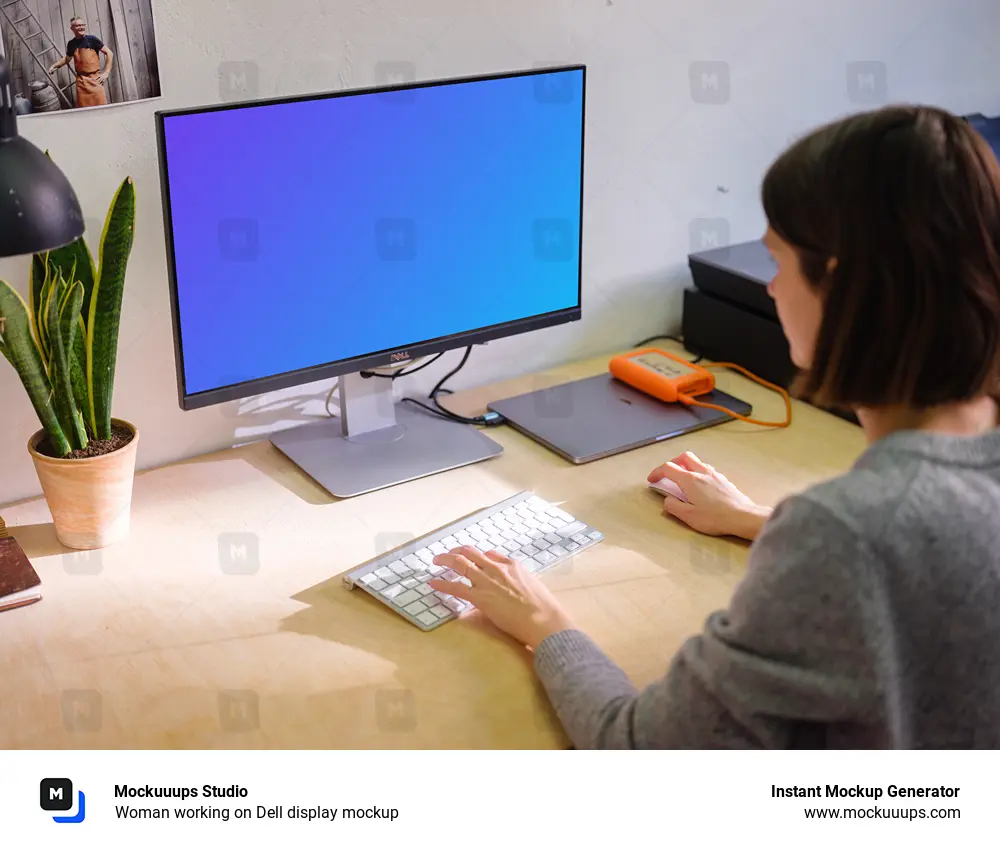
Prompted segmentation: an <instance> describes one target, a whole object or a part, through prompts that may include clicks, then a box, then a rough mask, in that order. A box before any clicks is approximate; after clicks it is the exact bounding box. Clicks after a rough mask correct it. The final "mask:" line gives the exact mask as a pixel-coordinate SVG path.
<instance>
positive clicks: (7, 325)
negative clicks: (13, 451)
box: [0, 281, 72, 457]
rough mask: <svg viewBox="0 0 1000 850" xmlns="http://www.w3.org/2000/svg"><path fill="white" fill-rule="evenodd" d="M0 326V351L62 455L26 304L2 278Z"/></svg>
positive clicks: (63, 442)
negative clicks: (0, 338) (0, 345)
mask: <svg viewBox="0 0 1000 850" xmlns="http://www.w3.org/2000/svg"><path fill="white" fill-rule="evenodd" d="M0 325H2V326H3V331H2V334H3V347H4V354H5V356H6V357H7V359H8V360H9V361H10V363H11V365H12V366H13V367H14V369H15V370H16V371H17V374H18V377H20V379H21V383H22V384H24V388H25V390H26V391H27V393H28V399H29V400H30V401H31V405H32V407H34V409H35V413H36V415H37V416H38V421H39V422H40V423H41V424H42V427H43V428H44V429H45V433H46V435H47V436H48V438H49V442H50V443H51V445H52V449H53V450H54V452H55V454H56V456H57V457H65V456H66V455H68V454H69V453H70V452H71V451H72V448H71V447H70V444H69V440H67V439H66V434H65V432H64V431H63V429H62V426H61V425H60V424H59V418H58V416H56V411H55V406H54V404H53V397H52V387H51V386H50V385H49V382H48V378H47V377H46V372H45V365H44V364H43V363H42V354H41V351H39V348H38V344H37V343H36V342H35V339H34V338H33V337H32V335H31V317H30V315H29V310H28V305H27V304H25V302H24V299H23V298H21V296H20V295H19V294H18V292H17V291H16V290H15V289H14V288H13V287H12V286H11V285H10V284H8V283H6V282H5V281H0Z"/></svg>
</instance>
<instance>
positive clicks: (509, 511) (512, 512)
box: [500, 507, 517, 519]
mask: <svg viewBox="0 0 1000 850" xmlns="http://www.w3.org/2000/svg"><path fill="white" fill-rule="evenodd" d="M500 513H501V514H502V515H503V516H505V517H507V518H508V519H513V518H514V517H516V516H517V508H515V507H510V508H504V509H503V510H502V511H500Z"/></svg>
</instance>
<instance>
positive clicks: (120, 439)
mask: <svg viewBox="0 0 1000 850" xmlns="http://www.w3.org/2000/svg"><path fill="white" fill-rule="evenodd" d="M134 436H135V435H134V434H133V433H132V431H130V430H129V429H128V428H126V427H125V426H124V425H116V424H112V426H111V439H110V440H94V439H91V440H90V442H89V443H87V448H85V449H75V450H74V451H71V452H70V453H69V454H68V455H66V457H65V458H63V459H64V460H80V459H81V458H86V457H100V456H101V455H109V454H111V452H113V451H117V450H118V449H120V448H121V447H122V446H127V445H128V444H129V443H131V442H132V438H133V437H134ZM35 451H36V452H38V453H39V454H40V455H45V456H46V457H56V458H57V457H58V455H57V454H56V453H55V452H53V451H52V445H51V443H49V438H48V437H45V438H44V439H43V440H42V441H41V442H40V443H39V444H38V445H37V446H36V447H35Z"/></svg>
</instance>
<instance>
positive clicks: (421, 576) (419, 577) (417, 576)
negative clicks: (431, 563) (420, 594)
mask: <svg viewBox="0 0 1000 850" xmlns="http://www.w3.org/2000/svg"><path fill="white" fill-rule="evenodd" d="M430 577H431V574H430V571H427V572H424V573H414V574H413V575H412V576H410V578H412V579H413V580H414V581H415V582H416V583H417V584H423V583H424V582H425V581H427V579H429V578H430Z"/></svg>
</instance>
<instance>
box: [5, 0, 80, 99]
mask: <svg viewBox="0 0 1000 850" xmlns="http://www.w3.org/2000/svg"><path fill="white" fill-rule="evenodd" d="M18 7H21V8H20V9H19V8H18ZM0 16H2V17H3V19H4V20H6V21H7V23H8V24H9V25H10V29H11V31H12V32H13V33H14V35H16V36H17V37H18V38H19V39H20V40H21V44H23V45H24V48H25V50H27V51H28V53H29V54H30V55H31V56H32V58H33V59H34V60H35V62H37V63H38V67H39V68H41V70H42V73H43V74H44V75H45V78H46V79H47V80H48V81H49V82H50V83H51V84H52V88H53V89H55V92H56V94H57V95H59V100H60V101H62V103H63V105H64V106H66V107H68V108H69V109H72V108H73V107H74V103H73V101H72V100H70V99H69V96H68V95H67V94H66V90H67V89H71V88H73V87H75V86H76V78H75V77H76V72H75V71H73V70H72V69H70V71H71V73H73V75H74V80H73V82H71V83H69V84H68V85H65V86H63V87H62V88H60V87H59V81H58V80H57V79H56V78H55V77H54V76H53V75H52V74H50V73H49V65H51V62H50V63H49V64H46V63H45V61H44V59H43V58H42V57H44V56H45V55H46V54H47V53H54V54H55V55H56V57H61V56H62V55H63V52H62V51H61V50H60V49H59V48H58V47H57V46H56V43H55V42H54V41H53V40H52V37H51V36H50V35H49V34H48V33H47V32H46V31H45V29H44V27H42V25H41V22H40V21H39V20H38V18H36V17H35V13H34V12H32V11H31V8H30V7H29V6H28V5H27V3H25V2H24V0H9V2H3V0H0ZM22 24H24V25H25V28H26V29H27V31H28V32H27V34H25V33H24V32H22V31H21V25H22ZM37 38H40V39H41V40H40V41H39V42H38V45H39V50H38V51H35V49H34V48H33V47H32V46H31V45H32V40H33V39H37ZM46 41H47V42H48V44H47V45H46V44H45V42H46ZM52 61H53V62H54V61H55V59H53V60H52Z"/></svg>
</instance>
